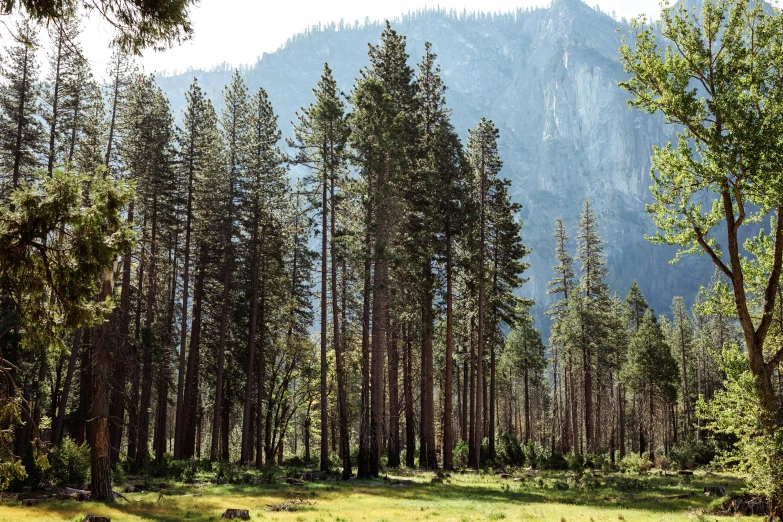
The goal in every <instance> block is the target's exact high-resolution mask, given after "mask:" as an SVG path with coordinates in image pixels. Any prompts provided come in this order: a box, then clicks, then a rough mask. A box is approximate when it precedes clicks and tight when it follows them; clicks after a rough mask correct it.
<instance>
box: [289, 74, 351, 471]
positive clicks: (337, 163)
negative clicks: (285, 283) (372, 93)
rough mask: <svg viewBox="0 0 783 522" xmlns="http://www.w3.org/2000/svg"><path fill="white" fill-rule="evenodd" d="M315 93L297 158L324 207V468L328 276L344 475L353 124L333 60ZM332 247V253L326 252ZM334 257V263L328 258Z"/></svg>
mask: <svg viewBox="0 0 783 522" xmlns="http://www.w3.org/2000/svg"><path fill="white" fill-rule="evenodd" d="M313 92H314V93H315V103H314V104H312V105H310V106H309V107H308V108H306V109H302V112H301V114H298V115H297V116H298V121H297V123H296V124H295V126H294V137H295V141H292V142H291V145H293V146H294V147H296V149H297V151H298V155H297V157H296V162H297V163H299V164H303V165H307V166H308V167H309V168H310V169H311V170H312V171H313V174H312V176H311V183H312V184H313V185H314V186H315V188H314V190H313V192H314V193H318V194H319V195H320V202H318V201H316V206H318V207H319V208H320V212H321V374H320V378H321V470H322V471H326V470H327V469H328V468H329V449H328V445H327V442H328V434H327V427H328V414H327V404H328V403H327V393H326V387H327V362H326V344H327V338H328V324H327V307H328V305H327V282H331V301H332V328H333V333H332V346H333V349H334V352H335V360H336V363H337V387H338V390H337V402H338V411H339V413H338V415H339V418H340V422H339V424H340V454H341V456H342V458H343V478H344V479H348V478H349V477H350V475H351V457H350V447H349V440H348V403H347V397H346V393H347V390H346V380H345V369H344V364H345V363H344V358H343V354H342V353H341V343H342V341H341V339H340V322H339V307H338V303H339V296H338V291H337V257H338V254H337V239H336V237H335V236H336V230H337V223H336V217H337V196H336V195H335V191H336V187H337V185H338V183H340V181H341V178H342V177H343V176H344V175H345V169H346V161H347V157H346V146H347V141H348V126H347V124H346V121H345V104H344V103H343V101H342V100H341V99H340V96H339V93H338V90H337V83H336V82H335V81H334V78H333V77H332V71H331V69H330V68H329V65H328V64H324V71H323V74H322V76H321V80H320V81H319V82H318V87H317V88H316V89H314V91H313ZM327 249H328V251H329V254H328V255H327ZM330 260H331V269H329V264H330V263H329V261H330Z"/></svg>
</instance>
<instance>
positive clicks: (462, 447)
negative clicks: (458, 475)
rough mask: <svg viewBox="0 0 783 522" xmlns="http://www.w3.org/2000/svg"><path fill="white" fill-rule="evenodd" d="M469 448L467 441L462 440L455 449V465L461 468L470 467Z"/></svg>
mask: <svg viewBox="0 0 783 522" xmlns="http://www.w3.org/2000/svg"><path fill="white" fill-rule="evenodd" d="M468 454H469V448H468V443H467V441H464V440H460V441H459V442H457V445H456V447H455V448H454V454H453V456H454V464H455V465H456V466H457V467H460V468H466V467H468Z"/></svg>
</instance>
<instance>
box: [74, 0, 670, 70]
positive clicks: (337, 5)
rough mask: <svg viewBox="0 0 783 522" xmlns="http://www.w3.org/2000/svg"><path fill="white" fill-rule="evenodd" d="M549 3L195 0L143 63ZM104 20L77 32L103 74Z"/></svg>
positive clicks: (205, 59) (240, 60) (643, 3)
mask: <svg viewBox="0 0 783 522" xmlns="http://www.w3.org/2000/svg"><path fill="white" fill-rule="evenodd" d="M659 1H660V0H587V3H588V4H589V5H591V6H593V5H596V4H597V5H599V6H600V7H601V10H602V11H604V12H606V13H611V12H612V11H614V12H616V14H617V16H618V17H626V18H629V19H630V18H632V17H634V16H637V15H638V14H640V13H647V14H655V15H657V13H658V11H659ZM546 5H549V0H436V1H435V2H432V0H429V2H428V0H394V1H391V2H385V1H373V0H331V1H325V0H309V1H301V0H287V1H286V0H271V1H270V0H200V3H199V4H198V5H197V6H196V7H195V8H193V9H192V12H191V19H192V21H193V27H194V29H195V34H194V36H193V39H192V40H191V41H190V42H188V43H185V44H184V45H182V46H180V47H177V48H174V49H169V50H167V51H165V52H162V53H160V52H152V51H150V52H148V53H146V55H145V56H144V59H143V64H144V68H145V69H146V70H147V71H148V72H152V71H158V70H163V71H169V72H174V71H184V70H186V69H187V68H188V67H191V66H192V67H193V68H208V67H211V66H213V65H216V64H219V63H222V62H228V63H229V64H231V65H240V64H250V63H254V62H255V61H256V59H257V57H259V56H261V55H262V54H263V53H265V52H272V51H275V50H276V49H277V48H278V47H280V46H281V45H282V44H284V43H285V41H286V40H287V39H288V38H289V37H290V36H292V35H294V34H296V33H298V32H300V31H302V30H303V29H305V28H306V27H310V26H312V25H315V24H317V23H319V22H321V23H328V22H331V21H334V22H339V21H340V19H344V20H345V21H346V22H351V23H352V22H353V21H355V20H359V21H360V22H361V21H363V20H364V19H365V17H369V18H370V19H371V20H383V19H385V18H394V17H396V16H398V15H400V14H403V13H405V12H408V11H415V10H417V9H420V8H423V7H425V6H428V7H441V8H444V9H452V8H453V9H457V10H460V11H461V10H462V9H467V10H468V11H476V10H481V11H509V10H512V9H515V8H517V7H535V6H546ZM107 25H108V24H107V23H105V22H103V23H90V24H89V25H88V29H87V30H86V31H85V33H84V34H83V36H82V41H83V45H84V47H85V54H86V55H87V57H88V58H89V59H90V60H91V61H92V62H93V69H94V70H95V73H96V75H98V76H102V75H103V71H104V70H105V68H106V63H107V61H108V58H109V54H110V53H109V51H108V50H107V42H108V40H109V28H108V27H107Z"/></svg>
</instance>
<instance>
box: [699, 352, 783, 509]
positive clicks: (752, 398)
mask: <svg viewBox="0 0 783 522" xmlns="http://www.w3.org/2000/svg"><path fill="white" fill-rule="evenodd" d="M720 368H721V370H722V371H723V372H724V373H725V374H726V380H725V381H724V384H725V389H723V390H720V391H718V392H716V393H715V397H714V398H713V400H712V401H711V402H709V403H707V402H706V401H704V399H703V398H701V399H699V403H698V404H697V406H696V411H697V415H698V416H699V417H700V418H701V419H702V420H705V421H706V423H705V425H704V427H705V429H707V430H709V431H711V432H713V433H717V434H721V435H724V436H730V437H734V438H735V440H736V443H735V444H734V446H733V448H730V449H727V450H726V451H721V452H720V454H719V455H718V457H717V459H716V461H717V462H718V464H720V465H723V466H736V467H737V469H738V470H739V471H740V472H741V473H746V474H747V475H748V486H749V488H750V492H751V493H754V494H758V495H762V496H764V497H766V498H767V500H768V501H769V503H770V505H771V506H772V509H773V513H776V514H777V515H780V514H783V430H781V429H780V428H779V427H778V426H777V423H776V419H775V418H774V415H775V412H774V411H770V410H769V408H768V407H767V406H765V405H764V402H763V400H762V397H761V394H760V393H759V383H758V379H757V378H756V377H754V376H753V374H751V372H750V368H749V364H748V358H747V355H745V354H744V353H743V352H742V350H741V349H740V348H739V347H738V346H736V345H734V346H729V347H727V348H726V349H725V350H724V351H723V356H722V361H721V364H720ZM737 405H741V407H737Z"/></svg>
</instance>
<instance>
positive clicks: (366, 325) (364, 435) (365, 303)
mask: <svg viewBox="0 0 783 522" xmlns="http://www.w3.org/2000/svg"><path fill="white" fill-rule="evenodd" d="M370 188H372V187H370ZM371 204H372V203H370V205H368V208H367V210H366V216H365V231H366V232H365V238H364V241H365V245H364V288H363V290H362V292H363V295H362V393H361V406H360V413H359V414H360V416H361V419H360V424H359V462H358V470H357V476H358V478H360V479H361V478H369V477H370V301H371V294H372V282H371V277H372V269H371V268H372V267H371V259H372V258H371V256H372V236H371V228H370V227H371V225H372V207H371Z"/></svg>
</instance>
